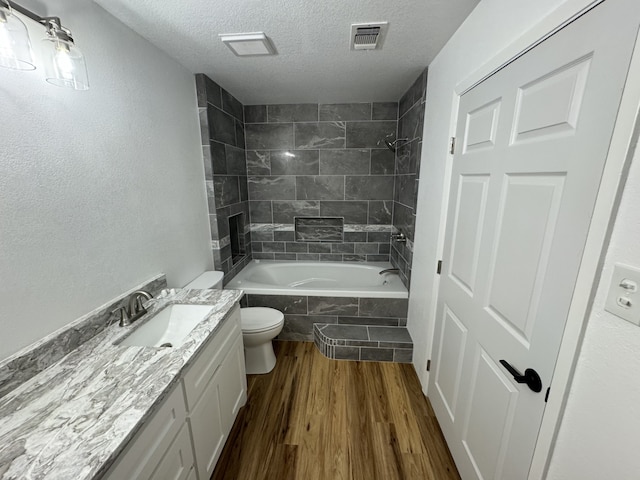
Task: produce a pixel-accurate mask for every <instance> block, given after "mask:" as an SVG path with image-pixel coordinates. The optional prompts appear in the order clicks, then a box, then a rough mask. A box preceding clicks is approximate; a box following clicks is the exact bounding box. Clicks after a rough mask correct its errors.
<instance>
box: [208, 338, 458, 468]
mask: <svg viewBox="0 0 640 480" xmlns="http://www.w3.org/2000/svg"><path fill="white" fill-rule="evenodd" d="M275 348H276V356H277V359H278V361H277V364H276V368H275V369H274V370H273V371H272V372H271V373H269V374H267V375H250V376H249V377H248V401H247V404H246V405H245V406H244V407H243V408H242V409H241V410H240V413H239V415H238V418H237V419H236V421H235V424H234V426H233V430H232V431H231V434H230V436H229V438H228V440H227V443H226V445H225V447H224V450H223V452H222V454H221V456H220V459H219V460H218V463H217V465H216V470H215V471H214V473H213V476H212V479H214V480H263V479H265V480H342V479H344V480H346V479H350V480H376V479H379V480H395V479H420V480H448V479H459V478H460V477H459V475H458V472H457V470H456V467H455V465H454V463H453V460H452V458H451V455H450V453H449V450H448V449H447V446H446V444H445V441H444V438H443V436H442V433H441V431H440V428H439V426H438V423H437V421H436V419H435V416H434V413H433V410H432V409H431V405H430V404H429V402H428V400H427V399H426V398H425V397H424V395H423V394H422V391H421V389H420V384H419V382H418V378H417V376H416V374H415V371H414V370H413V367H412V366H411V365H410V364H400V363H374V362H347V361H339V360H330V359H328V358H325V357H324V356H322V354H320V352H318V350H317V349H316V347H315V346H314V345H313V343H305V342H275Z"/></svg>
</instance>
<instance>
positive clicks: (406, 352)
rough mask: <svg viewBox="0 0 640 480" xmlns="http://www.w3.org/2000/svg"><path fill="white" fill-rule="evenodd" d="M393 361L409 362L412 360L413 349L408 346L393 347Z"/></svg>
mask: <svg viewBox="0 0 640 480" xmlns="http://www.w3.org/2000/svg"><path fill="white" fill-rule="evenodd" d="M393 361H394V362H396V363H411V362H413V349H412V348H411V349H409V348H395V349H394V350H393Z"/></svg>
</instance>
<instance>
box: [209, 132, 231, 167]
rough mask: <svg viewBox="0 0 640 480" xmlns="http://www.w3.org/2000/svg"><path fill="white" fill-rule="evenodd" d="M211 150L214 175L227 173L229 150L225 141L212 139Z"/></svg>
mask: <svg viewBox="0 0 640 480" xmlns="http://www.w3.org/2000/svg"><path fill="white" fill-rule="evenodd" d="M209 148H210V150H211V164H212V167H213V173H214V175H226V174H227V150H226V148H225V144H224V143H220V142H216V141H213V140H211V141H210V142H209Z"/></svg>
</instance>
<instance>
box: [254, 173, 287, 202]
mask: <svg viewBox="0 0 640 480" xmlns="http://www.w3.org/2000/svg"><path fill="white" fill-rule="evenodd" d="M247 181H248V183H249V198H250V199H251V200H294V199H295V198H296V179H295V177H289V176H264V177H260V176H250V177H248V179H247Z"/></svg>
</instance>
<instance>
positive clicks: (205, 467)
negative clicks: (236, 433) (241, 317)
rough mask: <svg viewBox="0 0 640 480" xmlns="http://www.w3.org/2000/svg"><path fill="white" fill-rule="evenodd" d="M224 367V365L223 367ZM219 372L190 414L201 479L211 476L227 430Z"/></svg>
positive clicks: (197, 466)
mask: <svg viewBox="0 0 640 480" xmlns="http://www.w3.org/2000/svg"><path fill="white" fill-rule="evenodd" d="M221 368H222V367H221ZM223 415H224V412H222V411H221V402H220V385H219V383H218V374H216V375H214V377H213V378H212V379H211V380H210V381H209V383H208V384H207V386H206V387H205V389H204V392H202V395H201V397H200V399H199V400H198V402H197V403H196V406H195V407H194V408H193V409H192V410H191V413H190V414H189V423H190V424H191V434H192V435H193V449H194V451H195V454H196V468H197V469H198V476H199V477H200V479H201V480H202V479H208V478H211V474H212V473H213V469H214V468H215V466H216V462H217V461H218V457H219V456H220V453H221V452H222V447H224V441H225V439H226V435H227V432H226V430H225V428H224V427H223V420H222V417H223Z"/></svg>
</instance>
